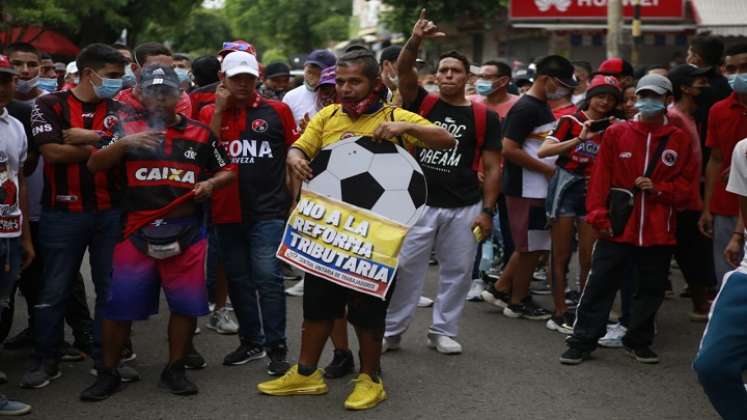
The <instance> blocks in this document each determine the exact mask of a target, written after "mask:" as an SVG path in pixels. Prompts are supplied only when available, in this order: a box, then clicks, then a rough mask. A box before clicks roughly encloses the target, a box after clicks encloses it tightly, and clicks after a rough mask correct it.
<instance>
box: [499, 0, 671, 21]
mask: <svg viewBox="0 0 747 420" xmlns="http://www.w3.org/2000/svg"><path fill="white" fill-rule="evenodd" d="M622 4H623V16H625V17H626V18H632V17H633V0H622ZM640 5H641V18H642V19H651V20H682V19H684V18H685V1H684V0H640ZM509 17H510V18H511V19H512V20H552V21H557V20H605V19H607V0H511V5H510V6H509Z"/></svg>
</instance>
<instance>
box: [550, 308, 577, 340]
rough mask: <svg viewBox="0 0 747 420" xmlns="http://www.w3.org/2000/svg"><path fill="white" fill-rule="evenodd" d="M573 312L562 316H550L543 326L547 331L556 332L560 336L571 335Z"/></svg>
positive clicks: (573, 319)
mask: <svg viewBox="0 0 747 420" xmlns="http://www.w3.org/2000/svg"><path fill="white" fill-rule="evenodd" d="M575 318H576V317H575V315H574V314H573V312H566V313H564V314H563V315H557V316H552V317H551V318H550V319H548V320H547V324H546V325H545V326H546V327H547V329H549V330H553V331H557V332H559V333H561V334H565V335H571V334H573V323H574V321H575Z"/></svg>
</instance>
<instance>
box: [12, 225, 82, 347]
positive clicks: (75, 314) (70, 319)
mask: <svg viewBox="0 0 747 420" xmlns="http://www.w3.org/2000/svg"><path fill="white" fill-rule="evenodd" d="M30 227H31V240H32V241H33V244H34V249H36V250H37V254H36V258H34V261H33V262H32V263H31V265H29V266H28V267H27V268H26V269H25V270H23V271H22V272H21V277H20V279H19V280H18V283H17V285H18V288H19V289H20V290H21V293H22V294H23V297H24V298H25V299H26V308H27V311H28V317H29V327H31V325H32V323H33V307H34V305H36V304H37V302H38V301H39V292H40V291H41V273H42V267H43V261H42V259H41V256H40V252H39V249H41V248H40V245H39V242H38V238H39V223H38V222H31V223H30ZM65 320H66V321H67V324H68V325H69V326H70V328H72V330H73V336H74V337H75V341H76V342H77V343H78V344H87V343H89V341H91V340H93V320H92V319H91V314H90V312H89V310H88V302H87V300H86V287H85V284H84V283H83V276H82V275H81V274H80V273H78V277H77V279H76V280H75V281H74V282H73V291H72V293H71V295H70V298H69V300H68V302H67V304H66V306H65ZM91 342H92V341H91ZM81 350H85V349H81Z"/></svg>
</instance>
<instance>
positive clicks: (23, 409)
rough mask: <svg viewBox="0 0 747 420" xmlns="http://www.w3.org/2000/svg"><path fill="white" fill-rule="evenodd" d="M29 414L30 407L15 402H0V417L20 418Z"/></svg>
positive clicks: (6, 400)
mask: <svg viewBox="0 0 747 420" xmlns="http://www.w3.org/2000/svg"><path fill="white" fill-rule="evenodd" d="M30 412H31V406H30V405H28V404H26V403H24V402H21V401H16V400H8V399H3V401H2V402H0V416H22V415H24V414H28V413H30Z"/></svg>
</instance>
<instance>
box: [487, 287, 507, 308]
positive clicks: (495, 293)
mask: <svg viewBox="0 0 747 420" xmlns="http://www.w3.org/2000/svg"><path fill="white" fill-rule="evenodd" d="M480 297H482V300H484V301H485V302H488V303H489V304H491V305H493V306H496V307H498V308H500V309H503V308H505V307H506V306H508V304H509V302H511V294H510V293H506V292H501V291H499V290H496V288H495V285H493V284H490V285H489V286H488V288H487V289H485V290H483V291H482V292H481V293H480Z"/></svg>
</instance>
